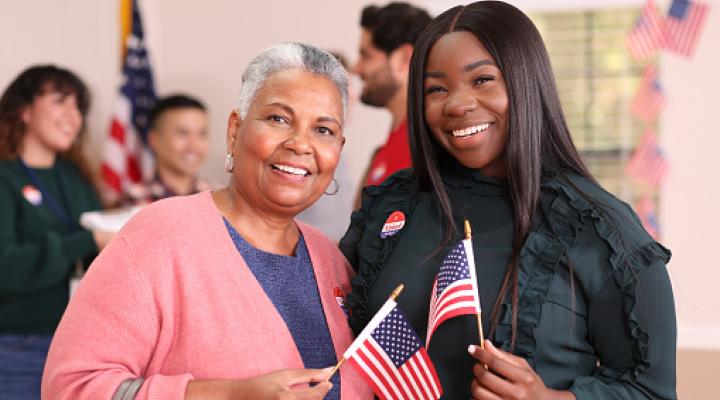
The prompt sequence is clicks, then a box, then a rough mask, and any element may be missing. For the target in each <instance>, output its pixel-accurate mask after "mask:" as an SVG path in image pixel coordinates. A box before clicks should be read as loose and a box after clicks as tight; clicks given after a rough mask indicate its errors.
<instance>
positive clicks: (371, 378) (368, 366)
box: [348, 336, 442, 400]
mask: <svg viewBox="0 0 720 400" xmlns="http://www.w3.org/2000/svg"><path fill="white" fill-rule="evenodd" d="M348 362H350V363H351V364H353V365H354V366H355V368H356V369H357V370H358V371H359V372H360V373H361V374H362V375H364V377H365V381H366V382H368V383H370V385H371V386H372V388H373V391H374V392H375V393H376V394H377V395H378V397H380V398H381V399H383V400H386V399H387V400H394V399H397V400H401V399H417V400H436V399H439V398H440V396H441V395H442V392H441V390H440V387H439V385H438V384H437V382H438V381H439V379H438V377H437V373H436V372H435V368H434V367H433V365H432V363H430V362H429V357H428V355H427V352H426V351H425V349H424V348H420V350H418V351H417V352H416V353H415V355H413V356H412V357H410V358H409V359H408V360H407V361H406V362H405V363H404V364H403V365H402V366H401V367H400V368H395V364H393V362H392V360H390V358H389V357H388V356H387V354H385V352H384V351H383V350H382V348H381V347H380V345H379V344H378V343H377V342H376V341H375V339H373V338H372V336H368V338H367V339H365V342H364V343H363V344H362V345H361V346H359V347H358V348H357V351H356V352H355V353H354V354H353V356H351V357H350V358H348Z"/></svg>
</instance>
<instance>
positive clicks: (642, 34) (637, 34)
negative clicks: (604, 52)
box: [625, 0, 667, 60]
mask: <svg viewBox="0 0 720 400" xmlns="http://www.w3.org/2000/svg"><path fill="white" fill-rule="evenodd" d="M638 19H642V21H643V23H642V24H635V25H634V26H633V28H632V30H631V31H630V33H629V34H628V35H627V37H626V38H625V44H626V45H627V47H628V50H630V54H631V55H632V56H633V58H635V59H636V60H642V59H645V58H647V57H650V56H652V55H654V54H655V53H656V52H657V51H658V50H660V49H662V48H664V47H665V46H667V38H666V35H665V21H664V20H663V18H662V16H661V15H660V13H659V12H658V9H657V7H656V6H655V3H654V2H653V1H652V0H648V2H647V3H645V5H644V6H643V8H642V11H641V12H640V15H639V16H638Z"/></svg>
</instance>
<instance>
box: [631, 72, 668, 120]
mask: <svg viewBox="0 0 720 400" xmlns="http://www.w3.org/2000/svg"><path fill="white" fill-rule="evenodd" d="M664 105H665V94H664V93H663V89H662V86H661V85H660V78H659V77H658V73H657V68H656V67H655V66H654V65H648V66H647V67H645V73H644V74H643V78H642V81H640V86H639V87H638V90H637V93H636V94H635V98H633V101H632V106H631V111H632V112H633V114H635V115H637V117H638V118H640V119H641V120H643V121H644V122H646V123H650V122H652V121H654V120H655V118H657V116H658V114H660V111H661V110H662V108H663V106H664Z"/></svg>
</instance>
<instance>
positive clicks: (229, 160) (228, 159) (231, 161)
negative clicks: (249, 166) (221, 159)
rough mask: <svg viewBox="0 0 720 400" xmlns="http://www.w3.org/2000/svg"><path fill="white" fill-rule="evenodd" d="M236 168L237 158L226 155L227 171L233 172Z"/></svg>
mask: <svg viewBox="0 0 720 400" xmlns="http://www.w3.org/2000/svg"><path fill="white" fill-rule="evenodd" d="M234 168H235V158H234V157H233V156H232V154H227V155H225V171H226V172H232V171H233V169H234Z"/></svg>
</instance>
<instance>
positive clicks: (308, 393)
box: [294, 382, 332, 400]
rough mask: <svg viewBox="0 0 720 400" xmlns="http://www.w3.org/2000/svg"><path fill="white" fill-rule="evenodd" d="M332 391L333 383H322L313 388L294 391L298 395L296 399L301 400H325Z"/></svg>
mask: <svg viewBox="0 0 720 400" xmlns="http://www.w3.org/2000/svg"><path fill="white" fill-rule="evenodd" d="M330 389H332V383H330V382H321V383H318V384H317V385H315V386H313V387H311V388H307V389H296V390H295V391H294V392H295V394H296V397H295V398H296V399H300V400H314V399H318V400H320V399H323V398H325V395H326V394H327V393H328V392H329V391H330Z"/></svg>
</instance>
